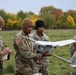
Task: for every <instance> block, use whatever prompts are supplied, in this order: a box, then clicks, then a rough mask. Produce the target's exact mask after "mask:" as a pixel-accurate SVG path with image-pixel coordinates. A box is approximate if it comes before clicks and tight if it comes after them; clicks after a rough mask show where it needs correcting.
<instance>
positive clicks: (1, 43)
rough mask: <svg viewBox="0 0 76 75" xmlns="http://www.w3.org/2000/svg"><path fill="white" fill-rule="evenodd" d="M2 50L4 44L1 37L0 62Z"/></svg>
mask: <svg viewBox="0 0 76 75" xmlns="http://www.w3.org/2000/svg"><path fill="white" fill-rule="evenodd" d="M3 48H4V42H3V39H2V37H1V36H0V60H1V58H2V54H1V51H2V50H3Z"/></svg>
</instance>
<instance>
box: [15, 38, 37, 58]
mask: <svg viewBox="0 0 76 75" xmlns="http://www.w3.org/2000/svg"><path fill="white" fill-rule="evenodd" d="M15 44H16V45H17V47H18V49H17V50H18V52H19V53H20V54H21V56H23V57H25V58H35V57H36V54H35V53H33V52H32V51H31V50H30V48H29V47H28V45H27V41H24V39H23V38H21V37H17V38H15Z"/></svg>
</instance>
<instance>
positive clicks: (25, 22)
mask: <svg viewBox="0 0 76 75" xmlns="http://www.w3.org/2000/svg"><path fill="white" fill-rule="evenodd" d="M22 26H26V27H27V26H33V22H32V20H31V19H30V18H25V19H23V21H22Z"/></svg>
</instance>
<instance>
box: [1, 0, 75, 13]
mask: <svg viewBox="0 0 76 75" xmlns="http://www.w3.org/2000/svg"><path fill="white" fill-rule="evenodd" d="M43 6H54V7H55V8H60V9H62V11H67V10H69V9H71V10H76V0H0V9H3V10H4V11H5V12H10V13H17V12H18V11H20V10H22V11H24V12H29V11H32V12H33V13H35V14H39V11H40V9H41V7H43Z"/></svg>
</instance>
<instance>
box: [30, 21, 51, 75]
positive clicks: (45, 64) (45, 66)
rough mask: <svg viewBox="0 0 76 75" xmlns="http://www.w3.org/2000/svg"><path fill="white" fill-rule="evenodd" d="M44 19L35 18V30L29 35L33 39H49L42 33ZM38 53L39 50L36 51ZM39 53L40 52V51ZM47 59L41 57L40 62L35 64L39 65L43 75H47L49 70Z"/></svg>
mask: <svg viewBox="0 0 76 75" xmlns="http://www.w3.org/2000/svg"><path fill="white" fill-rule="evenodd" d="M44 27H45V26H44V21H42V20H37V21H36V31H35V32H34V33H33V34H31V35H30V37H31V38H32V39H34V40H39V41H50V39H49V37H48V36H47V35H46V34H44V33H43V32H44ZM38 53H40V52H38ZM40 54H41V53H40ZM48 63H49V61H48V59H47V57H43V58H42V64H40V66H39V64H37V66H38V67H39V72H40V73H42V74H43V75H48V74H49V70H48Z"/></svg>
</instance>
